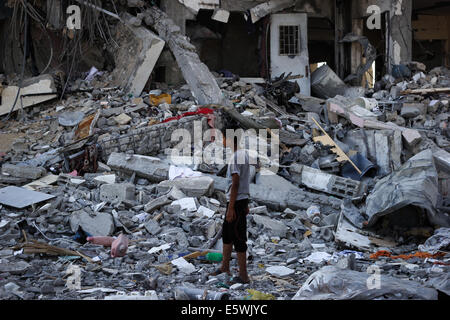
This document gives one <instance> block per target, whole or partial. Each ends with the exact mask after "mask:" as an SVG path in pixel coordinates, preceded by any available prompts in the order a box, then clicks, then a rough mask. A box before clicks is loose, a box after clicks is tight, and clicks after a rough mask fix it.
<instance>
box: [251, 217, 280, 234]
mask: <svg viewBox="0 0 450 320" xmlns="http://www.w3.org/2000/svg"><path fill="white" fill-rule="evenodd" d="M253 220H254V221H255V223H256V224H260V225H263V226H264V227H265V228H267V230H268V231H269V233H270V234H272V235H274V236H276V237H280V238H284V237H286V233H287V231H288V227H287V226H286V225H285V224H284V223H283V222H282V221H278V220H275V219H271V218H269V217H265V216H260V215H253Z"/></svg>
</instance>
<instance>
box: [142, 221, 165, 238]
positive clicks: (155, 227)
mask: <svg viewBox="0 0 450 320" xmlns="http://www.w3.org/2000/svg"><path fill="white" fill-rule="evenodd" d="M144 227H145V229H146V230H147V231H148V233H150V234H151V235H152V236H154V235H157V234H158V233H160V232H161V230H162V228H161V227H160V226H159V223H158V222H156V221H154V220H149V221H148V222H147V223H145V225H144Z"/></svg>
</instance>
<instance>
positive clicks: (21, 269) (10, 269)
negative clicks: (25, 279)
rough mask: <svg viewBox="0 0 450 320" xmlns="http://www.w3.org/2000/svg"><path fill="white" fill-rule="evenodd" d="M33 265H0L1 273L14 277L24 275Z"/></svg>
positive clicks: (15, 263)
mask: <svg viewBox="0 0 450 320" xmlns="http://www.w3.org/2000/svg"><path fill="white" fill-rule="evenodd" d="M30 267H31V265H30V264H29V263H27V262H25V261H18V262H8V263H0V272H1V273H3V272H7V273H10V274H13V275H21V274H24V273H25V272H26V271H27V270H28V269H30Z"/></svg>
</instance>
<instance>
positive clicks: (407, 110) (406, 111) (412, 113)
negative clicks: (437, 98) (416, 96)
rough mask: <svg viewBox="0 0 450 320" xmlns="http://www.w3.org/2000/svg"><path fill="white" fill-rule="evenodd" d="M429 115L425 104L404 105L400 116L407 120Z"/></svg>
mask: <svg viewBox="0 0 450 320" xmlns="http://www.w3.org/2000/svg"><path fill="white" fill-rule="evenodd" d="M421 114H422V115H425V114H427V106H426V105H425V104H423V103H404V104H403V107H402V110H401V113H400V116H402V117H403V118H405V119H410V118H415V117H417V116H419V115H421Z"/></svg>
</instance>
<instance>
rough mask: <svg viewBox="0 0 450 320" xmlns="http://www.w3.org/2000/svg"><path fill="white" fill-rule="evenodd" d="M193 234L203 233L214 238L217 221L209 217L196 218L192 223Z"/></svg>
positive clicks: (209, 237)
mask: <svg viewBox="0 0 450 320" xmlns="http://www.w3.org/2000/svg"><path fill="white" fill-rule="evenodd" d="M190 231H191V232H192V234H196V235H203V236H205V237H206V238H207V239H212V238H213V237H214V235H215V234H216V222H215V221H214V220H209V219H204V218H200V219H196V220H194V221H192V223H191V225H190Z"/></svg>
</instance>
